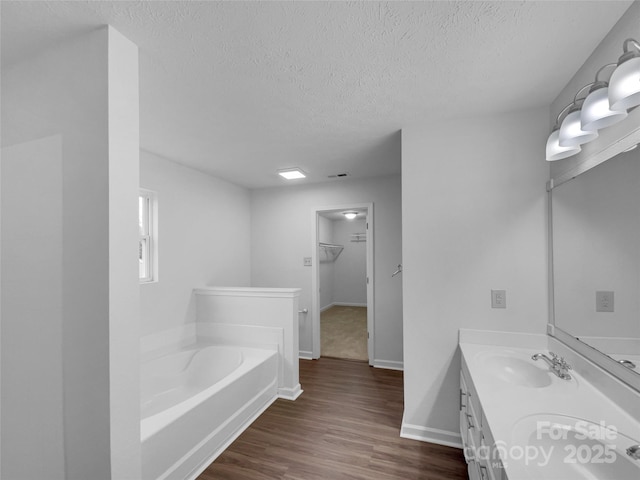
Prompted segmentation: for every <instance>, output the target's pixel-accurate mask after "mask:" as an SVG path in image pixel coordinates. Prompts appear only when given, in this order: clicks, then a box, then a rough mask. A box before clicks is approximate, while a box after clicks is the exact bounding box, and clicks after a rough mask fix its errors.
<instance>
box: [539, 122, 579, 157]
mask: <svg viewBox="0 0 640 480" xmlns="http://www.w3.org/2000/svg"><path fill="white" fill-rule="evenodd" d="M559 134H560V130H557V129H556V130H554V131H553V132H551V135H549V139H548V140H547V161H548V162H555V161H556V160H562V159H563V158H567V157H571V156H572V155H575V154H576V153H580V150H582V148H581V147H580V146H576V147H561V146H560V142H559Z"/></svg>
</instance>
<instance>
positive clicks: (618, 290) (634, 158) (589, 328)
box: [550, 147, 640, 389]
mask: <svg viewBox="0 0 640 480" xmlns="http://www.w3.org/2000/svg"><path fill="white" fill-rule="evenodd" d="M550 197H551V212H552V215H551V232H552V253H553V261H552V266H553V268H552V278H553V315H552V323H553V324H554V328H553V330H552V331H553V335H554V336H556V337H557V338H559V339H560V340H562V341H564V342H565V343H568V344H570V346H572V347H574V348H575V349H576V350H580V351H581V353H583V354H584V353H585V352H586V354H587V355H586V356H587V357H589V358H590V359H594V358H595V359H596V360H597V361H596V363H597V364H599V365H600V366H601V367H602V368H605V369H606V370H608V371H609V372H610V373H612V374H614V375H616V376H617V377H618V378H620V379H621V380H623V381H625V382H626V383H628V384H629V385H631V386H632V387H634V388H636V389H640V388H639V386H640V147H638V148H635V149H633V150H629V151H626V152H622V153H619V154H617V155H616V156H615V157H613V158H610V159H608V160H606V161H604V162H602V163H600V164H599V165H597V166H595V167H593V168H590V169H589V170H587V171H585V172H583V173H581V174H580V175H577V176H576V177H575V178H572V179H570V180H568V181H565V182H564V183H562V184H561V185H558V186H556V187H554V188H553V189H552V190H551V193H550Z"/></svg>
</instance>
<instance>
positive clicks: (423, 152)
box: [402, 109, 549, 443]
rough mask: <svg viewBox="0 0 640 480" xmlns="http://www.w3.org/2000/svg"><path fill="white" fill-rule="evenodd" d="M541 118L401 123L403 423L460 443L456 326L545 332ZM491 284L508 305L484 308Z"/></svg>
mask: <svg viewBox="0 0 640 480" xmlns="http://www.w3.org/2000/svg"><path fill="white" fill-rule="evenodd" d="M547 119H548V110H547V109H539V110H531V111H524V112H518V113H510V114H502V115H494V116H489V117H480V118H469V119H457V120H450V121H446V120H442V121H439V122H437V123H433V124H428V125H416V126H410V127H407V128H405V129H403V131H402V217H403V222H402V239H403V252H402V254H403V260H404V261H403V266H404V270H403V275H404V279H403V284H404V291H403V300H404V362H405V376H404V391H405V411H404V421H403V433H405V434H411V435H414V436H417V437H422V438H424V439H426V440H429V439H430V440H435V441H439V442H450V443H456V442H459V433H457V432H459V425H458V423H459V419H458V402H459V399H458V385H459V373H460V358H459V353H458V350H457V342H458V329H459V328H475V329H487V330H506V331H514V332H535V333H545V325H546V323H547V249H546V245H547V243H546V241H547V240H546V231H547V227H546V191H545V182H546V181H547V179H548V175H549V167H548V165H547V162H545V159H544V145H545V142H546V138H547V135H548V130H547ZM492 289H504V290H506V298H507V308H506V309H491V301H490V291H491V290H492Z"/></svg>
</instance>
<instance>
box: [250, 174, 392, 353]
mask: <svg viewBox="0 0 640 480" xmlns="http://www.w3.org/2000/svg"><path fill="white" fill-rule="evenodd" d="M400 188H401V185H400V177H399V176H391V177H381V178H371V179H362V180H345V179H343V180H338V181H335V182H327V183H321V184H315V185H301V186H290V187H284V188H271V189H260V190H254V191H252V192H251V211H252V215H251V217H252V220H251V239H252V241H251V284H252V285H253V286H265V287H300V288H302V292H301V295H300V308H309V309H310V310H311V268H309V267H304V266H303V258H304V257H310V256H311V251H312V250H311V249H312V248H313V245H314V239H313V224H314V221H315V209H316V208H323V207H331V206H332V205H346V204H356V203H367V202H373V203H374V211H375V232H374V235H375V252H374V268H375V272H376V284H375V312H376V318H375V322H376V324H375V341H376V345H375V351H376V357H377V359H380V360H386V361H392V362H401V361H402V357H403V356H402V285H401V279H400V278H399V277H395V278H393V279H392V278H391V273H393V271H394V270H395V268H396V266H397V265H398V263H401V262H402V258H401V257H402V250H401V223H402V222H401V204H400V201H401V198H400V197H401V192H400ZM311 321H312V319H311V313H309V314H308V315H306V316H301V320H300V350H301V351H307V352H310V351H311V350H312V337H311V333H312V329H311Z"/></svg>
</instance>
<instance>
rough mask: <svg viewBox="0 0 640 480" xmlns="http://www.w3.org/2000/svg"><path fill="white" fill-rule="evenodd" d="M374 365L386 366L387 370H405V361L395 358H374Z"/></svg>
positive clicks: (376, 366) (378, 366) (377, 366)
mask: <svg viewBox="0 0 640 480" xmlns="http://www.w3.org/2000/svg"><path fill="white" fill-rule="evenodd" d="M373 366H374V367H375V368H386V369H387V370H404V363H403V362H396V361H393V360H373Z"/></svg>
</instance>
